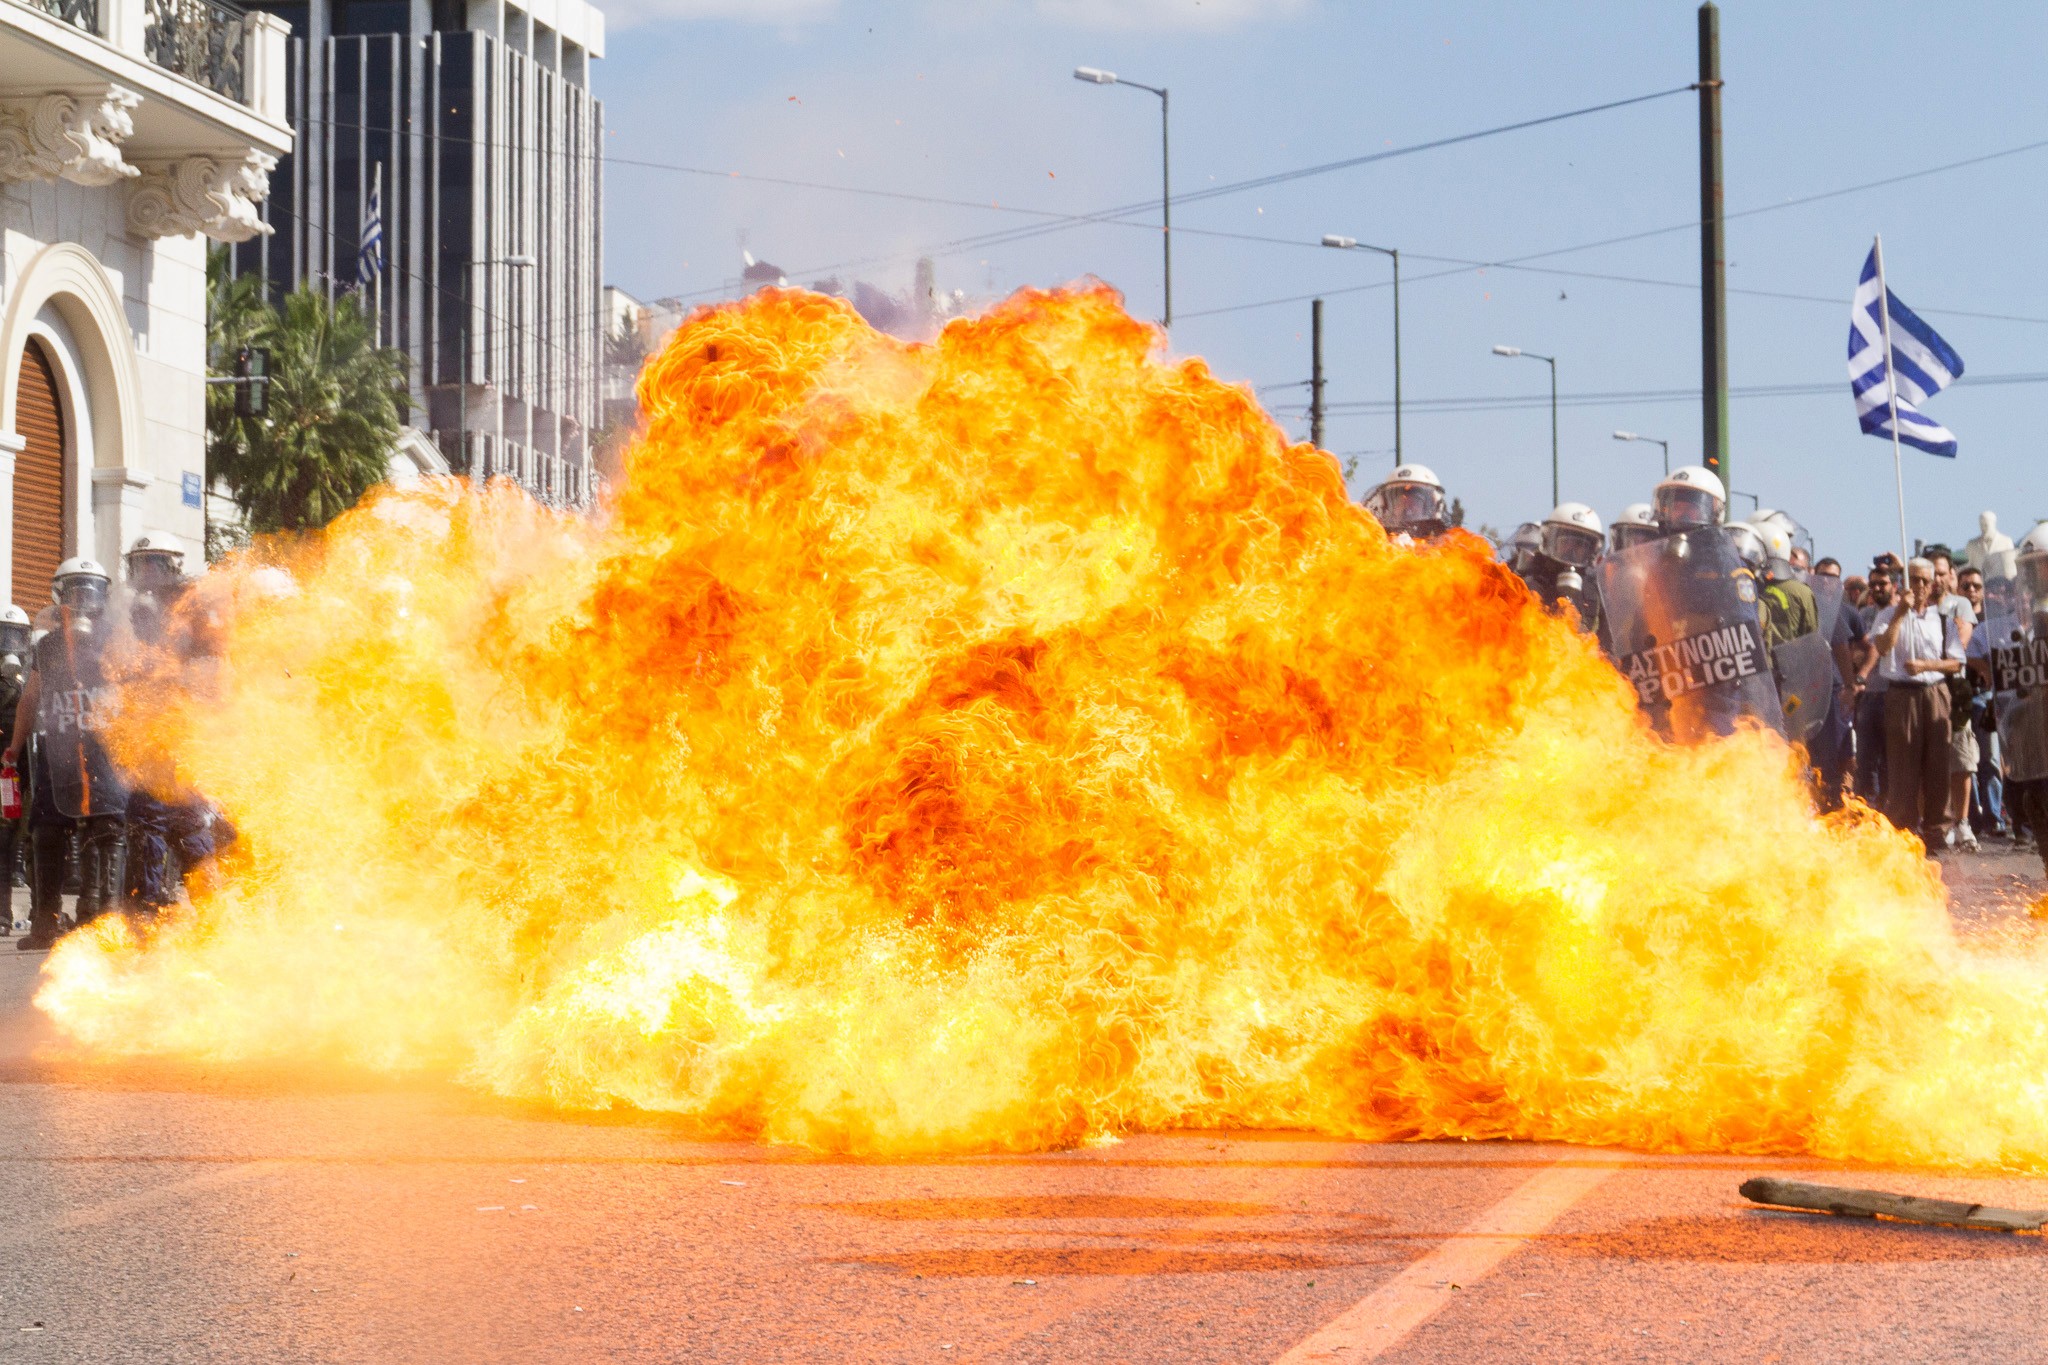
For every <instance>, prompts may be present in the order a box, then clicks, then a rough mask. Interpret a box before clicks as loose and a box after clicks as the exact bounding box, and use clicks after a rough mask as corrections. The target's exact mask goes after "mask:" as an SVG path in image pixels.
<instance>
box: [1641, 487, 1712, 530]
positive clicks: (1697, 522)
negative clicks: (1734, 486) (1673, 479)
mask: <svg viewBox="0 0 2048 1365" xmlns="http://www.w3.org/2000/svg"><path fill="white" fill-rule="evenodd" d="M1720 520H1721V500H1720V499H1719V498H1717V497H1715V496H1714V495H1713V494H1712V493H1709V492H1708V491H1707V490H1706V489H1704V488H1688V487H1686V486H1685V485H1683V484H1673V485H1671V486H1670V487H1668V488H1660V489H1658V490H1657V524H1658V525H1660V526H1664V527H1671V528H1676V529H1679V530H1691V529H1692V528H1693V527H1696V526H1712V525H1714V524H1715V523H1716V522H1718V521H1720Z"/></svg>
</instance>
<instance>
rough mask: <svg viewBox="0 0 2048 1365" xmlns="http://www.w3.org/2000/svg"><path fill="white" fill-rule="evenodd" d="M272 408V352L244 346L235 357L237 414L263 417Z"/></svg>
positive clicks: (257, 347) (239, 415)
mask: <svg viewBox="0 0 2048 1365" xmlns="http://www.w3.org/2000/svg"><path fill="white" fill-rule="evenodd" d="M269 409H270V352H269V351H267V350H265V349H264V348H263V347H261V346H244V347H243V348H242V351H241V354H240V355H237V356H236V357H235V416H237V417H261V416H263V415H264V414H265V413H266V412H268V411H269Z"/></svg>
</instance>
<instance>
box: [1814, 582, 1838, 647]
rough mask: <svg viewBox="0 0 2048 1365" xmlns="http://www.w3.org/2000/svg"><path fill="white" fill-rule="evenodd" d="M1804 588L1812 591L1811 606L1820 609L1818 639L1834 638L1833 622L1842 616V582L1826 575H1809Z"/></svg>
mask: <svg viewBox="0 0 2048 1365" xmlns="http://www.w3.org/2000/svg"><path fill="white" fill-rule="evenodd" d="M1806 586H1807V587H1808V588H1810V589H1812V590H1813V604H1814V605H1815V606H1816V607H1819V608H1820V638H1821V639H1823V640H1832V639H1834V638H1835V622H1836V621H1838V620H1840V619H1841V615H1842V580H1841V579H1839V578H1830V577H1828V576H1827V575H1826V574H1811V575H1809V576H1808V577H1807V579H1806Z"/></svg>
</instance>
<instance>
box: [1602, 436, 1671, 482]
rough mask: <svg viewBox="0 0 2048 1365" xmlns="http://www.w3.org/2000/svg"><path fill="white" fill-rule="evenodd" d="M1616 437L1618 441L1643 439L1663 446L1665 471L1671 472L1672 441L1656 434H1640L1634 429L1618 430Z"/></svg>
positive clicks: (1651, 443)
mask: <svg viewBox="0 0 2048 1365" xmlns="http://www.w3.org/2000/svg"><path fill="white" fill-rule="evenodd" d="M1614 439H1615V440H1617V441H1643V442H1646V443H1648V444H1650V445H1659V446H1663V447H1664V472H1665V473H1666V474H1669V473H1670V472H1671V442H1669V441H1666V440H1662V439H1660V438H1659V437H1656V436H1638V435H1636V434H1635V433H1634V432H1633V431H1617V432H1615V433H1614Z"/></svg>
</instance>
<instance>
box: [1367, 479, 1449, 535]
mask: <svg viewBox="0 0 2048 1365" xmlns="http://www.w3.org/2000/svg"><path fill="white" fill-rule="evenodd" d="M1379 504H1380V524H1381V525H1382V526H1384V527H1386V528H1387V529H1388V530H1389V531H1413V530H1420V529H1423V528H1435V527H1439V526H1442V525H1443V524H1444V495H1443V494H1442V493H1441V492H1440V491H1438V490H1437V489H1434V488H1431V487H1429V486H1428V485H1426V484H1418V483H1400V484H1393V485H1390V486H1389V487H1386V488H1383V489H1381V490H1380V497H1379Z"/></svg>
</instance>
